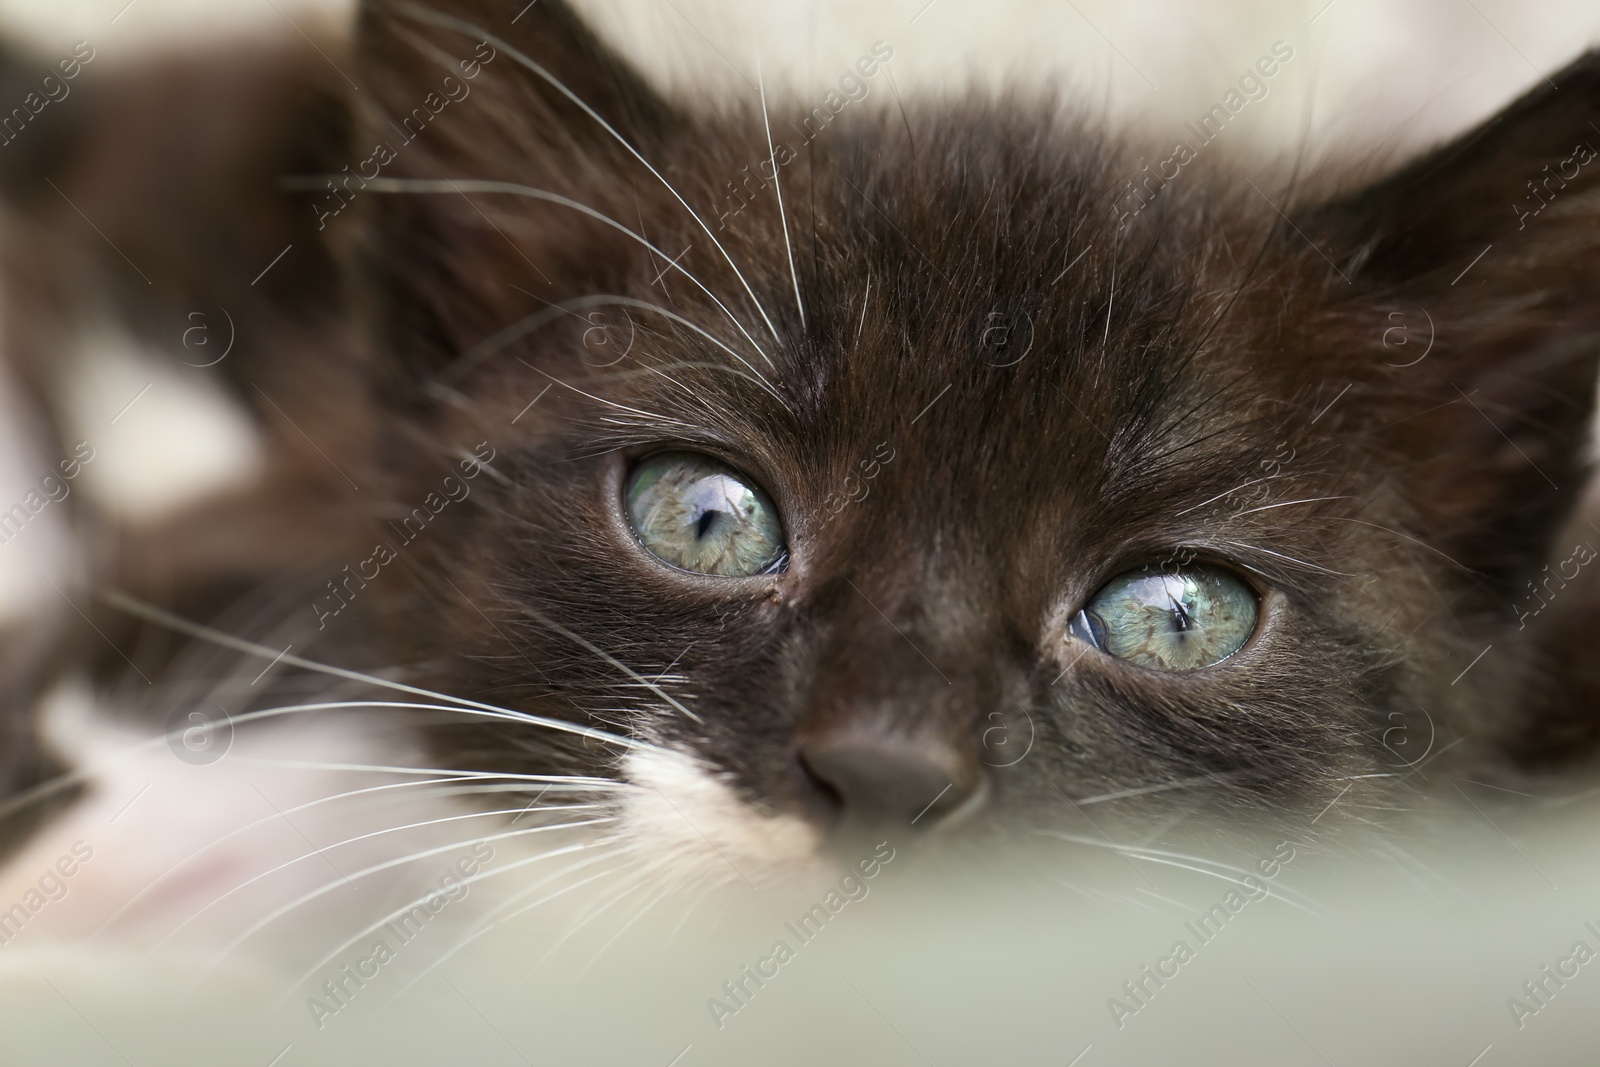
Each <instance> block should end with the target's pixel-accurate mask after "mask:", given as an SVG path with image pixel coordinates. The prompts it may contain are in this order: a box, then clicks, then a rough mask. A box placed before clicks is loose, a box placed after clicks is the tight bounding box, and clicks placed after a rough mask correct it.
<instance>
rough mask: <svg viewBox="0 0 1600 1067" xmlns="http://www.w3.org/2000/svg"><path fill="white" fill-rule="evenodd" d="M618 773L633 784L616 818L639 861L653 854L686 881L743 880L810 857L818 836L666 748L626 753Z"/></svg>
mask: <svg viewBox="0 0 1600 1067" xmlns="http://www.w3.org/2000/svg"><path fill="white" fill-rule="evenodd" d="M623 773H624V775H625V777H626V778H627V779H628V780H629V781H630V782H633V783H634V784H635V785H636V786H638V788H637V789H633V790H629V791H628V792H627V794H625V798H624V800H623V801H622V823H623V826H624V828H625V832H626V834H627V836H628V838H629V840H630V842H631V843H632V844H633V845H634V846H635V847H636V848H637V850H638V852H639V854H640V857H641V859H643V860H645V861H646V862H650V861H653V860H659V861H661V862H662V864H663V865H664V866H665V867H666V868H667V869H668V870H669V871H671V872H672V873H673V874H674V875H677V876H678V877H680V878H683V879H684V880H685V881H689V880H695V881H703V882H706V883H712V884H715V883H718V882H727V881H729V880H732V881H735V882H740V881H749V882H751V883H752V884H754V885H756V886H757V887H763V886H764V885H765V882H764V881H763V877H762V876H763V874H765V873H767V872H771V871H772V870H773V869H774V868H778V869H786V868H793V867H798V866H805V865H809V864H812V863H815V862H817V860H816V856H817V849H818V846H820V845H821V843H822V837H821V835H820V834H819V833H818V832H817V830H816V829H815V828H814V827H812V825H811V824H810V823H808V822H806V821H805V820H804V819H801V818H799V817H797V816H794V815H765V814H762V813H761V812H758V811H756V810H755V809H754V808H752V807H751V806H750V805H749V804H747V803H746V802H745V801H743V800H742V799H740V798H739V796H738V795H737V794H736V793H735V792H734V790H733V789H732V788H731V787H730V786H729V785H728V783H727V781H726V780H725V777H724V776H721V775H719V774H718V773H717V772H716V771H714V770H713V769H711V768H710V767H708V766H706V765H705V764H704V763H702V762H701V761H699V760H697V759H695V758H694V757H693V756H688V755H684V754H683V753H680V752H673V751H671V750H668V749H650V750H646V751H636V752H634V753H632V754H630V755H629V756H628V757H627V758H626V760H625V761H624V763H623Z"/></svg>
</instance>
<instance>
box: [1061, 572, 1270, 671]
mask: <svg viewBox="0 0 1600 1067" xmlns="http://www.w3.org/2000/svg"><path fill="white" fill-rule="evenodd" d="M1257 614H1258V606H1257V602H1256V595H1255V593H1254V591H1253V590H1251V588H1250V587H1249V586H1248V585H1246V584H1245V583H1244V582H1243V581H1242V580H1241V579H1239V578H1237V577H1235V576H1234V575H1233V574H1231V573H1229V572H1228V571H1225V570H1222V569H1220V568H1218V567H1206V566H1202V565H1195V566H1192V567H1183V568H1180V569H1178V570H1176V571H1160V570H1156V569H1155V568H1153V567H1145V568H1142V569H1140V570H1136V571H1129V572H1128V573H1126V574H1121V575H1118V576H1117V577H1115V578H1113V579H1111V581H1109V582H1107V583H1106V586H1105V588H1104V589H1102V590H1100V592H1098V593H1096V594H1095V595H1094V598H1093V599H1092V600H1090V601H1089V604H1088V606H1087V607H1085V608H1084V609H1083V610H1082V611H1080V612H1078V614H1077V615H1076V616H1074V617H1073V620H1072V623H1071V624H1070V626H1069V627H1068V629H1069V630H1070V631H1071V633H1072V635H1073V636H1074V637H1077V638H1079V639H1080V640H1084V641H1088V642H1090V643H1091V644H1093V645H1094V646H1095V647H1097V648H1100V649H1103V650H1104V651H1106V652H1107V653H1109V654H1110V655H1113V656H1115V657H1117V658H1118V659H1125V660H1127V661H1128V662H1129V663H1137V664H1138V665H1139V666H1141V667H1151V668H1153V669H1155V670H1158V671H1192V670H1198V669H1199V668H1201V667H1209V666H1211V665H1212V664H1213V663H1220V662H1222V661H1223V660H1225V659H1227V658H1228V657H1229V656H1231V655H1233V654H1234V653H1235V652H1237V651H1239V649H1241V648H1243V647H1244V643H1245V642H1246V641H1248V640H1249V639H1250V635H1251V634H1252V633H1254V632H1255V628H1256V616H1257Z"/></svg>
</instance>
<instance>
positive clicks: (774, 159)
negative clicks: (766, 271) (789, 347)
mask: <svg viewBox="0 0 1600 1067" xmlns="http://www.w3.org/2000/svg"><path fill="white" fill-rule="evenodd" d="M756 84H757V85H758V86H760V89H761V123H762V125H763V126H765V127H766V128H767V160H768V162H769V163H770V164H771V165H772V187H773V188H774V189H775V190H776V191H777V193H778V222H779V224H780V225H781V226H782V227H783V248H784V251H785V252H787V253H788V254H789V277H790V278H792V279H794V306H795V308H796V310H798V311H799V312H800V330H801V332H802V333H804V332H805V328H806V305H805V301H804V300H801V299H800V274H799V272H798V271H796V270H795V269H794V245H793V243H792V242H791V241H790V240H789V216H788V214H787V213H786V212H785V211H784V210H783V181H782V180H781V179H780V178H779V177H778V153H777V150H776V149H775V148H774V147H773V145H772V120H771V119H769V118H768V117H767V79H766V76H765V75H763V74H762V72H761V49H760V48H759V47H757V48H756Z"/></svg>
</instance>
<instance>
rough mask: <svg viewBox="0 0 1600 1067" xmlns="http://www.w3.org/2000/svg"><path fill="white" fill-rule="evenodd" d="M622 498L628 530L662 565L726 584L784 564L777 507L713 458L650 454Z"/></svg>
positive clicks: (635, 472) (677, 454)
mask: <svg viewBox="0 0 1600 1067" xmlns="http://www.w3.org/2000/svg"><path fill="white" fill-rule="evenodd" d="M624 500H625V502H626V504H627V511H628V521H629V522H630V523H632V524H633V532H634V533H635V534H637V535H638V537H639V541H640V543H641V544H643V545H644V547H645V548H647V549H649V550H650V554H651V555H653V556H655V557H656V558H657V559H659V560H661V561H662V562H663V563H667V564H670V565H671V566H674V567H678V568H680V569H682V570H686V571H694V572H695V573H697V574H715V575H718V576H720V577H725V578H747V577H750V576H751V575H755V574H768V573H771V572H773V571H776V570H779V569H781V568H782V566H783V561H784V544H783V527H782V526H781V525H780V524H779V522H778V512H777V509H775V508H774V507H773V506H772V502H771V501H770V500H768V499H767V495H766V494H765V493H763V492H762V491H761V490H760V489H758V488H757V487H756V486H755V485H753V484H751V483H750V481H749V480H748V479H746V478H745V477H744V475H742V474H740V473H739V472H738V471H736V470H734V469H733V468H731V467H729V466H727V465H726V464H723V463H719V462H718V461H716V460H714V459H712V458H711V457H710V456H703V455H700V454H698V453H695V452H663V453H661V454H659V455H655V456H651V457H650V458H649V459H646V460H645V461H644V462H643V463H640V464H639V465H638V466H637V467H635V468H634V469H633V474H632V475H631V476H630V477H629V478H628V488H627V492H626V493H625V495H624Z"/></svg>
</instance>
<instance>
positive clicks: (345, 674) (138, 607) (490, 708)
mask: <svg viewBox="0 0 1600 1067" xmlns="http://www.w3.org/2000/svg"><path fill="white" fill-rule="evenodd" d="M103 599H104V600H105V601H106V603H108V604H110V605H111V606H112V607H115V608H119V609H120V610H122V611H126V612H128V613H129V614H131V615H137V616H139V617H140V618H142V619H145V620H147V621H150V622H157V623H160V624H162V625H164V626H167V627H170V628H171V629H174V630H177V631H179V632H180V633H186V634H188V635H189V636H190V637H197V638H200V639H202V640H205V641H209V642H211V643H212V644H216V645H221V646H222V647H224V648H231V649H233V650H235V651H237V652H248V653H250V654H251V655H255V656H263V657H266V658H268V659H281V661H282V662H284V663H289V664H292V665H294V666H296V667H301V668H304V669H305V670H311V671H317V672H318V673H320V674H327V675H331V676H332V677H335V678H345V679H349V680H351V681H356V682H365V683H367V684H368V685H375V686H378V687H380V688H384V689H394V690H397V691H399V692H402V693H412V694H415V695H417V696H425V697H433V698H434V699H436V700H445V701H449V702H450V703H451V704H456V705H460V706H461V707H463V708H472V709H476V710H478V711H481V712H487V713H490V717H493V718H509V719H512V720H514V721H517V722H525V723H528V724H529V725H534V726H544V727H548V728H549V729H552V730H556V731H559V732H562V733H569V734H576V735H578V736H579V737H592V738H595V739H596V740H603V741H606V742H608V743H612V744H618V745H622V746H623V747H626V748H640V747H644V748H653V747H655V746H653V745H648V744H646V743H644V742H642V741H636V740H633V739H632V738H624V737H617V736H616V735H614V734H608V733H606V732H605V731H604V730H598V729H595V728H594V727H590V726H579V725H578V724H577V723H571V722H565V721H562V720H560V719H547V718H544V717H543V716H540V715H529V714H528V713H527V712H521V711H512V710H511V709H510V708H501V707H496V706H495V705H493V704H484V703H480V702H479V701H476V700H468V699H467V698H465V697H456V696H451V695H449V694H448V693H440V692H436V691H434V690H432V689H421V688H419V687H417V686H414V685H406V684H405V683H403V682H394V681H390V680H389V679H387V678H379V677H377V676H376V675H372V674H363V673H361V672H360V671H351V670H346V669H345V668H343V667H333V666H329V665H328V664H326V663H318V662H316V661H315V660H308V659H303V658H302V657H300V656H290V655H285V654H284V652H283V650H282V649H276V648H271V647H269V646H267V645H258V644H256V643H255V642H254V641H246V640H244V639H242V638H238V637H234V636H233V635H232V634H225V633H223V632H222V631H220V630H216V629H213V628H212V627H210V626H202V625H200V624H199V623H194V622H190V621H189V620H188V619H185V618H183V617H181V616H178V615H174V614H172V613H171V612H169V611H164V610H162V609H161V608H158V607H156V606H155V605H154V604H147V603H144V602H143V601H140V600H135V599H134V598H133V597H130V596H128V595H127V594H125V593H120V592H117V591H116V590H110V591H108V592H106V593H104V594H103ZM308 706H309V705H308ZM355 706H360V705H359V704H356V705H355ZM440 710H443V709H440ZM260 714H263V713H255V712H252V713H251V714H250V715H245V716H238V717H236V718H235V719H234V722H236V723H237V722H241V721H246V720H248V719H250V718H254V717H257V716H258V715H260ZM463 714H465V712H463Z"/></svg>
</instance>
